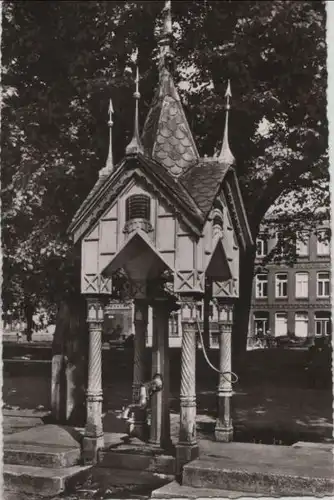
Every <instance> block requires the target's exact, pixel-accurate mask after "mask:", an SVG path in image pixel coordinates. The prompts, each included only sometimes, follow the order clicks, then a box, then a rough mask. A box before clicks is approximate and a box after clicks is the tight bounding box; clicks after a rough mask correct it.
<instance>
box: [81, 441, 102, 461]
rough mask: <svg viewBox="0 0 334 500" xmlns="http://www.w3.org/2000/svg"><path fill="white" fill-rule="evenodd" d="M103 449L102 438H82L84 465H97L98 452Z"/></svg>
mask: <svg viewBox="0 0 334 500" xmlns="http://www.w3.org/2000/svg"><path fill="white" fill-rule="evenodd" d="M103 447H104V436H103V434H102V435H101V436H96V437H90V436H84V438H83V442H82V459H83V463H84V464H85V465H93V464H96V463H97V458H98V451H99V450H100V449H101V448H103Z"/></svg>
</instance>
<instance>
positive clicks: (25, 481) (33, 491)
mask: <svg viewBox="0 0 334 500" xmlns="http://www.w3.org/2000/svg"><path fill="white" fill-rule="evenodd" d="M90 470H91V466H85V467H80V466H78V465H75V466H72V467H68V468H54V469H50V468H46V467H32V466H30V465H13V464H4V466H3V479H4V490H5V498H6V497H7V498H13V495H14V494H16V495H17V498H24V497H25V496H27V495H34V498H50V497H52V496H55V495H59V494H60V493H63V492H64V491H65V490H67V489H72V488H74V487H75V485H77V484H79V483H82V482H83V481H84V480H85V478H86V477H87V475H88V474H89V473H90Z"/></svg>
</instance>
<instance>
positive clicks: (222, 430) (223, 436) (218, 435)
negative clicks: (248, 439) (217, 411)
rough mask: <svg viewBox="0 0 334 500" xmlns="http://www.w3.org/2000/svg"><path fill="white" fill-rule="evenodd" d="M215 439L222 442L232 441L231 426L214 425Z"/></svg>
mask: <svg viewBox="0 0 334 500" xmlns="http://www.w3.org/2000/svg"><path fill="white" fill-rule="evenodd" d="M215 439H216V441H221V442H222V443H229V442H231V441H233V427H219V426H218V425H216V427H215Z"/></svg>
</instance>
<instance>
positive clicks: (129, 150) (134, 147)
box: [125, 65, 144, 155]
mask: <svg viewBox="0 0 334 500" xmlns="http://www.w3.org/2000/svg"><path fill="white" fill-rule="evenodd" d="M135 83H136V90H135V92H134V94H133V97H134V99H135V101H136V104H135V121H134V131H133V137H132V139H131V142H130V144H128V145H127V147H126V150H125V152H126V154H127V155H132V154H136V153H143V151H144V148H143V146H142V143H141V141H140V135H139V99H140V93H139V69H138V65H137V67H136V79H135Z"/></svg>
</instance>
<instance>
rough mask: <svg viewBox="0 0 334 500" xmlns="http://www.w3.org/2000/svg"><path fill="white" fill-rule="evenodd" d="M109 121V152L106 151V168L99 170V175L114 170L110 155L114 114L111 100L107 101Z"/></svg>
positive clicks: (111, 155)
mask: <svg viewBox="0 0 334 500" xmlns="http://www.w3.org/2000/svg"><path fill="white" fill-rule="evenodd" d="M108 113H109V120H108V127H109V151H108V158H107V161H106V166H105V167H104V168H102V169H101V170H100V173H99V175H100V176H101V175H107V174H109V173H110V172H112V171H113V170H114V160H113V154H112V126H113V124H114V122H113V120H112V115H113V114H114V108H113V105H112V100H111V99H110V100H109V109H108Z"/></svg>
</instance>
